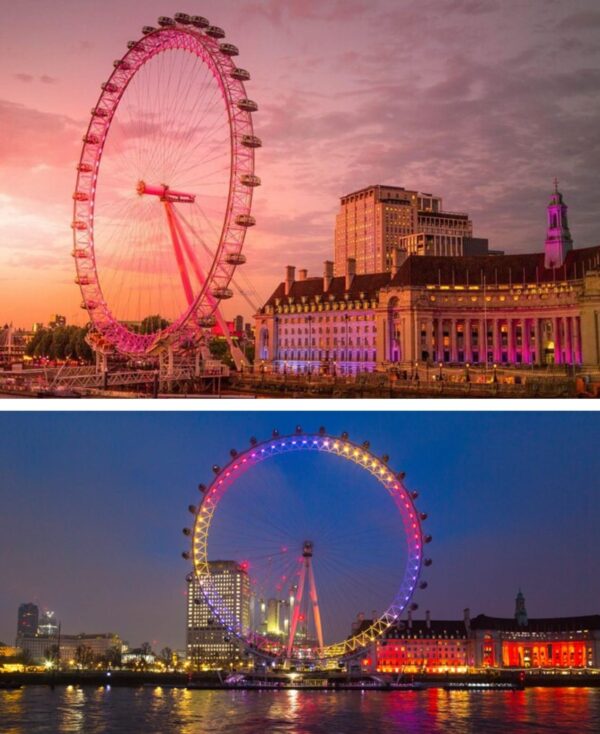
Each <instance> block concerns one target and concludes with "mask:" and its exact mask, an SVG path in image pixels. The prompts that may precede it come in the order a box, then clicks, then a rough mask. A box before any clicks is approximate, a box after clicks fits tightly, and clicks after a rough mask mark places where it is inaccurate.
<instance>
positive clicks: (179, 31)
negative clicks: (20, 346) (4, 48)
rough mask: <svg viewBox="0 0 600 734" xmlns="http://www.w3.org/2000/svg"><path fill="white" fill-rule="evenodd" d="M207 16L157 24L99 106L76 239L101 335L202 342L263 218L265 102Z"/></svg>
mask: <svg viewBox="0 0 600 734" xmlns="http://www.w3.org/2000/svg"><path fill="white" fill-rule="evenodd" d="M224 36H225V33H224V31H223V30H222V29H221V28H219V27H217V26H215V25H211V24H210V23H209V21H208V20H207V19H206V18H203V17H200V16H196V15H193V16H190V15H187V14H185V13H176V14H175V16H174V17H173V18H169V17H161V18H159V19H158V25H157V26H156V27H154V26H145V27H144V28H143V30H142V36H141V38H139V39H137V40H134V41H130V42H129V43H128V48H127V52H126V53H125V54H124V55H123V56H122V57H121V58H119V59H116V60H115V61H114V64H113V67H112V70H111V73H110V75H109V76H108V78H107V79H106V81H105V82H104V83H103V84H102V91H101V93H100V96H99V97H98V100H97V102H96V104H95V105H94V107H93V108H92V110H91V119H90V122H89V125H88V128H87V131H86V133H85V135H84V137H83V147H82V150H81V156H80V159H79V163H78V165H77V181H76V186H75V191H74V194H73V199H74V208H73V221H72V228H73V242H74V243H73V251H72V255H73V258H74V260H75V265H76V270H77V277H76V282H77V284H78V285H79V287H80V289H81V294H82V304H81V305H82V308H84V309H86V310H87V312H88V314H89V319H90V323H91V326H92V330H91V332H90V339H91V343H92V346H94V348H96V349H97V350H98V351H101V352H102V351H106V352H110V351H116V352H119V353H122V354H126V355H135V356H146V355H154V354H157V353H159V352H161V351H163V350H165V349H167V348H171V349H173V350H178V349H182V348H185V347H187V346H189V345H190V344H192V345H197V344H198V343H199V341H200V340H201V338H202V335H203V333H205V332H204V330H206V329H207V328H209V327H212V326H214V324H215V323H216V322H219V321H220V322H222V316H221V313H220V310H219V305H220V304H222V303H223V301H225V300H226V299H228V298H231V296H232V295H233V292H232V290H231V288H230V283H231V279H232V276H233V273H234V270H235V269H236V267H238V266H240V265H243V264H244V263H245V261H246V257H245V255H244V254H243V253H242V247H243V244H244V238H245V235H246V232H247V230H248V228H249V227H251V226H253V225H254V224H255V220H254V218H253V216H252V215H251V204H252V194H253V191H254V188H255V187H256V186H258V185H260V179H259V178H258V177H257V176H256V175H255V173H254V154H255V149H256V148H258V147H260V146H261V141H260V139H259V138H258V137H257V136H255V135H254V131H253V123H252V113H253V112H255V111H256V110H257V109H258V107H257V104H256V103H255V102H254V101H253V100H251V99H249V98H248V95H247V93H246V90H245V87H244V84H245V82H247V81H248V80H249V79H250V74H249V72H248V71H247V70H246V69H243V68H241V67H240V66H238V65H237V64H236V62H235V57H236V56H237V55H238V48H237V47H236V46H235V45H233V44H232V43H229V42H226V41H224V40H223V39H224Z"/></svg>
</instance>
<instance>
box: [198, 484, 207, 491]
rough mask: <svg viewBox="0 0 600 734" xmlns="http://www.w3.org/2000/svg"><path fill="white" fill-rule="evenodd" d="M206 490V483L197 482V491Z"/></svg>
mask: <svg viewBox="0 0 600 734" xmlns="http://www.w3.org/2000/svg"><path fill="white" fill-rule="evenodd" d="M206 490H207V486H206V484H199V485H198V491H199V492H202V493H204V492H206Z"/></svg>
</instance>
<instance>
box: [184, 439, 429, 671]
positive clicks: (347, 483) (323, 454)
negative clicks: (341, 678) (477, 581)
mask: <svg viewBox="0 0 600 734" xmlns="http://www.w3.org/2000/svg"><path fill="white" fill-rule="evenodd" d="M213 472H214V478H213V480H212V482H211V483H209V484H206V485H204V484H202V485H200V486H199V490H200V501H199V503H198V504H195V505H190V507H189V510H190V512H192V514H193V515H194V522H193V525H192V527H189V528H184V531H183V532H184V534H185V535H186V537H189V539H190V541H191V547H190V549H189V550H187V551H185V552H184V553H183V555H184V558H186V559H189V560H191V562H192V564H193V574H194V575H195V578H196V580H197V584H198V589H199V598H198V599H197V600H196V602H197V603H206V604H208V606H209V608H210V609H211V611H212V614H213V616H214V620H215V624H217V625H218V626H219V627H220V628H221V629H222V630H223V633H224V634H225V635H227V636H228V638H229V637H234V636H235V637H237V638H239V640H240V641H241V643H242V645H243V646H244V648H245V650H246V653H247V655H248V656H249V657H250V656H251V657H253V658H254V659H255V660H256V659H260V660H262V661H263V662H266V663H267V664H272V665H276V664H281V665H298V664H301V665H304V664H318V665H336V664H343V662H344V661H347V660H348V659H349V658H352V657H354V656H359V655H360V654H361V653H362V651H364V649H365V648H367V647H368V646H369V645H371V644H372V643H373V642H374V641H376V640H377V639H378V638H379V637H380V636H382V635H383V634H384V633H385V632H386V630H387V629H388V628H389V627H391V626H392V625H394V624H397V623H400V620H401V616H402V614H403V612H404V611H405V610H407V609H408V610H413V609H416V608H417V604H416V603H415V602H414V601H413V595H414V593H415V591H416V590H417V589H418V588H421V589H424V588H426V586H427V582H426V581H423V580H422V579H421V572H422V569H423V567H424V566H429V565H430V564H431V560H430V559H427V558H424V546H425V544H426V543H428V542H429V541H430V540H431V536H430V535H427V534H425V533H424V532H423V528H422V523H423V521H424V520H425V519H426V518H427V515H426V514H425V513H423V512H419V510H418V509H417V508H416V505H415V500H416V498H417V492H415V491H409V490H408V489H407V487H406V485H405V482H404V475H403V474H402V473H398V472H395V471H394V470H393V469H391V468H390V466H389V459H388V457H387V456H383V457H378V456H376V455H375V454H374V453H373V452H372V451H371V449H370V446H369V442H363V443H355V442H353V441H351V440H350V438H349V436H348V434H347V433H343V434H342V435H341V436H339V437H336V436H333V435H329V434H328V433H327V432H326V431H325V429H319V431H318V432H316V433H307V432H304V431H303V430H302V429H301V428H300V427H297V429H296V431H295V432H294V433H293V434H291V435H280V434H279V432H278V431H274V432H273V435H272V436H271V437H270V438H269V439H268V440H265V441H260V442H259V441H257V440H256V439H255V438H252V439H251V440H250V447H249V448H247V449H245V450H243V451H240V452H238V451H236V450H233V449H232V450H231V452H230V459H229V461H228V462H227V464H226V465H225V466H223V467H221V466H218V465H215V466H214V467H213ZM224 559H227V560H229V561H235V563H237V564H238V568H239V569H240V573H242V574H243V575H244V576H245V577H247V585H248V587H249V590H250V591H249V598H248V599H247V601H246V606H245V608H244V604H242V605H241V606H240V601H239V599H238V600H237V601H236V602H235V603H234V602H233V601H232V599H230V598H227V597H225V596H223V594H222V592H221V589H222V587H221V586H220V585H219V582H218V579H216V577H215V573H214V567H215V565H216V566H219V565H220V564H219V563H217V564H214V563H213V561H216V560H219V561H222V560H224ZM361 611H362V612H363V613H362V614H361ZM357 613H358V615H357Z"/></svg>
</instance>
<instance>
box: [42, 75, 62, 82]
mask: <svg viewBox="0 0 600 734" xmlns="http://www.w3.org/2000/svg"><path fill="white" fill-rule="evenodd" d="M40 81H41V82H42V84H56V82H57V81H58V79H56V77H53V76H48V75H47V74H42V76H41V77H40Z"/></svg>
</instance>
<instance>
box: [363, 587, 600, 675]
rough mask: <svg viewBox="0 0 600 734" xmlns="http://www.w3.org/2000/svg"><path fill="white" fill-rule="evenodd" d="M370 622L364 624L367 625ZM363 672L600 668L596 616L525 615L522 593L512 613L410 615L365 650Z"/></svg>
mask: <svg viewBox="0 0 600 734" xmlns="http://www.w3.org/2000/svg"><path fill="white" fill-rule="evenodd" d="M370 623H371V620H367V621H366V622H363V625H365V626H368V625H369V624H370ZM361 664H362V668H363V669H364V670H366V671H371V672H375V671H376V672H378V673H465V672H467V671H472V670H485V669H538V670H580V671H583V670H587V671H590V672H593V671H598V670H599V669H600V615H598V614H592V615H587V616H579V617H543V618H537V619H536V618H530V617H529V616H528V614H527V610H526V608H525V598H524V596H523V594H522V592H521V591H519V593H518V594H517V597H516V599H515V613H514V616H512V617H488V616H487V615H485V614H479V615H477V616H476V617H473V618H471V616H470V612H469V610H468V609H465V610H464V616H463V619H461V620H452V621H441V620H433V619H431V617H430V614H429V612H426V615H425V619H424V620H416V619H413V618H412V615H411V613H409V614H408V619H407V620H406V621H403V622H400V623H399V624H397V625H395V626H392V627H390V629H389V630H388V631H387V633H386V634H385V635H384V636H383V638H382V639H380V640H377V642H375V643H373V645H371V647H370V648H369V649H368V650H367V651H366V653H365V656H364V657H363V659H362V661H361Z"/></svg>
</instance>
